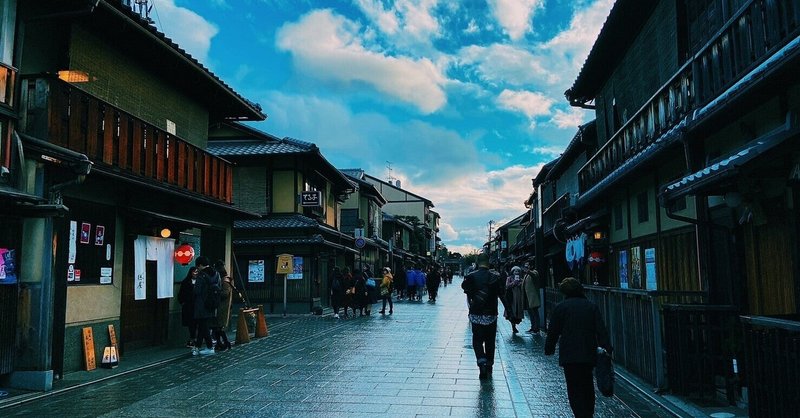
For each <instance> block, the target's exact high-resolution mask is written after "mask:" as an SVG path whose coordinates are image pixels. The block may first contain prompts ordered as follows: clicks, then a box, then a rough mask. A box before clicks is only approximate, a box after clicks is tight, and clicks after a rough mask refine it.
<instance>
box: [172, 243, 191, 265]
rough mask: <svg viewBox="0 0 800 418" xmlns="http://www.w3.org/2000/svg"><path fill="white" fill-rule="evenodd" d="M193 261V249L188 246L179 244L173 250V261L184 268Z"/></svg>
mask: <svg viewBox="0 0 800 418" xmlns="http://www.w3.org/2000/svg"><path fill="white" fill-rule="evenodd" d="M193 259H194V248H192V246H191V245H189V244H181V245H180V246H179V247H178V248H176V249H175V261H177V262H178V263H180V265H182V266H185V265H187V264H189V263H191V262H192V260H193Z"/></svg>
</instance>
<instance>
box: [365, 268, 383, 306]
mask: <svg viewBox="0 0 800 418" xmlns="http://www.w3.org/2000/svg"><path fill="white" fill-rule="evenodd" d="M373 276H374V274H372V271H371V270H370V269H369V268H367V270H366V273H365V274H364V279H365V280H366V283H367V305H366V314H367V316H370V315H372V305H374V304H376V303H378V281H380V280H381V279H380V278H376V277H373ZM376 279H377V280H376Z"/></svg>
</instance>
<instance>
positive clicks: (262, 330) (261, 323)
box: [255, 305, 269, 338]
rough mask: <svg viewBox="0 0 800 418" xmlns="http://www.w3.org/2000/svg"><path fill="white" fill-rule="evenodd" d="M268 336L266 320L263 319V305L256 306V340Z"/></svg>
mask: <svg viewBox="0 0 800 418" xmlns="http://www.w3.org/2000/svg"><path fill="white" fill-rule="evenodd" d="M267 335H269V327H268V326H267V319H266V318H265V317H264V305H258V316H257V317H256V335H255V337H256V338H260V337H266V336H267Z"/></svg>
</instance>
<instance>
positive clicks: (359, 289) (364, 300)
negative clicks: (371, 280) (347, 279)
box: [353, 270, 369, 316]
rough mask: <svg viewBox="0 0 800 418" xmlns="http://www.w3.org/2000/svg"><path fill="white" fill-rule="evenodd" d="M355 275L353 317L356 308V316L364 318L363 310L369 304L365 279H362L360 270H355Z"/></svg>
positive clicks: (362, 275)
mask: <svg viewBox="0 0 800 418" xmlns="http://www.w3.org/2000/svg"><path fill="white" fill-rule="evenodd" d="M355 273H356V274H355V278H354V283H353V285H354V287H355V289H356V293H355V295H354V296H353V301H354V302H353V316H356V311H355V308H356V307H357V308H358V316H364V309H366V307H367V304H369V294H368V293H367V279H365V278H364V274H363V273H362V272H361V270H356V271H355Z"/></svg>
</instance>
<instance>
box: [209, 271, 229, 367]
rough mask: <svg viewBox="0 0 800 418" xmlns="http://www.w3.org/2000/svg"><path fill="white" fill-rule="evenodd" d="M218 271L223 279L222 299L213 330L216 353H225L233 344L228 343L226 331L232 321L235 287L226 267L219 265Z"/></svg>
mask: <svg viewBox="0 0 800 418" xmlns="http://www.w3.org/2000/svg"><path fill="white" fill-rule="evenodd" d="M216 270H217V272H218V273H219V275H220V277H222V287H221V289H222V295H221V296H222V297H221V298H220V299H221V300H220V303H219V307H218V308H217V315H216V316H215V317H214V319H213V320H212V328H211V329H212V330H213V331H214V339H215V340H216V341H217V346H216V347H215V349H216V351H225V350H229V349H230V348H231V342H230V341H228V334H227V333H226V332H225V330H226V329H227V328H228V322H230V319H231V302H232V301H233V285H232V283H231V278H230V276H228V272H227V270H225V266H224V265H221V264H220V265H217V266H216Z"/></svg>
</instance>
